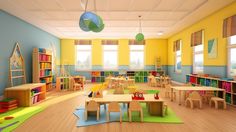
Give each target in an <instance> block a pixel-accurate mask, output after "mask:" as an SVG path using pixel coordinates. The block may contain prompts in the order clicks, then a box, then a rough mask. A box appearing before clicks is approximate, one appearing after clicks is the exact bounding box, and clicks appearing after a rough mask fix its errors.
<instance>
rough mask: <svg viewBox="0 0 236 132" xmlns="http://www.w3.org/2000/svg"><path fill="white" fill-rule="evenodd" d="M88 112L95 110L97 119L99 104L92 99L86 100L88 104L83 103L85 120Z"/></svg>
mask: <svg viewBox="0 0 236 132" xmlns="http://www.w3.org/2000/svg"><path fill="white" fill-rule="evenodd" d="M88 112H96V113H97V121H98V120H99V116H100V106H99V104H98V103H97V102H95V101H94V100H90V101H89V102H88V104H85V110H84V119H85V121H86V120H87V119H88Z"/></svg>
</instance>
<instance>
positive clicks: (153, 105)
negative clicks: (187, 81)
mask: <svg viewBox="0 0 236 132" xmlns="http://www.w3.org/2000/svg"><path fill="white" fill-rule="evenodd" d="M132 96H133V95H132V94H120V95H113V94H108V95H104V96H103V98H88V97H87V98H86V99H85V103H86V104H87V103H88V102H89V101H90V100H94V101H96V102H97V103H99V104H104V103H105V104H106V103H110V102H118V103H129V102H131V101H132ZM144 98H145V100H137V101H139V102H140V103H148V104H149V110H148V111H149V112H150V114H151V115H157V116H164V111H163V105H164V100H163V99H161V98H160V99H158V100H156V99H154V95H153V94H144ZM85 106H86V105H85Z"/></svg>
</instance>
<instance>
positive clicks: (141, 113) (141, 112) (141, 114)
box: [140, 110, 143, 122]
mask: <svg viewBox="0 0 236 132" xmlns="http://www.w3.org/2000/svg"><path fill="white" fill-rule="evenodd" d="M140 118H141V122H143V110H141V111H140Z"/></svg>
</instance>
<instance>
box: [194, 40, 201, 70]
mask: <svg viewBox="0 0 236 132" xmlns="http://www.w3.org/2000/svg"><path fill="white" fill-rule="evenodd" d="M200 45H202V51H195V48H196V46H194V47H193V73H195V74H199V73H200V74H202V73H204V44H203V43H202V44H199V45H197V46H200ZM197 54H198V55H200V54H202V56H203V58H202V59H203V61H202V68H203V69H202V71H196V65H195V55H197Z"/></svg>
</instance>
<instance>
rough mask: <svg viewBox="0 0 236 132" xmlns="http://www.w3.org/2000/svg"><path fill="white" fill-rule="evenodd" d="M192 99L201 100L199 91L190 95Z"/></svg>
mask: <svg viewBox="0 0 236 132" xmlns="http://www.w3.org/2000/svg"><path fill="white" fill-rule="evenodd" d="M190 98H191V99H201V95H200V94H199V93H198V92H197V91H193V92H192V93H191V94H190Z"/></svg>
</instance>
